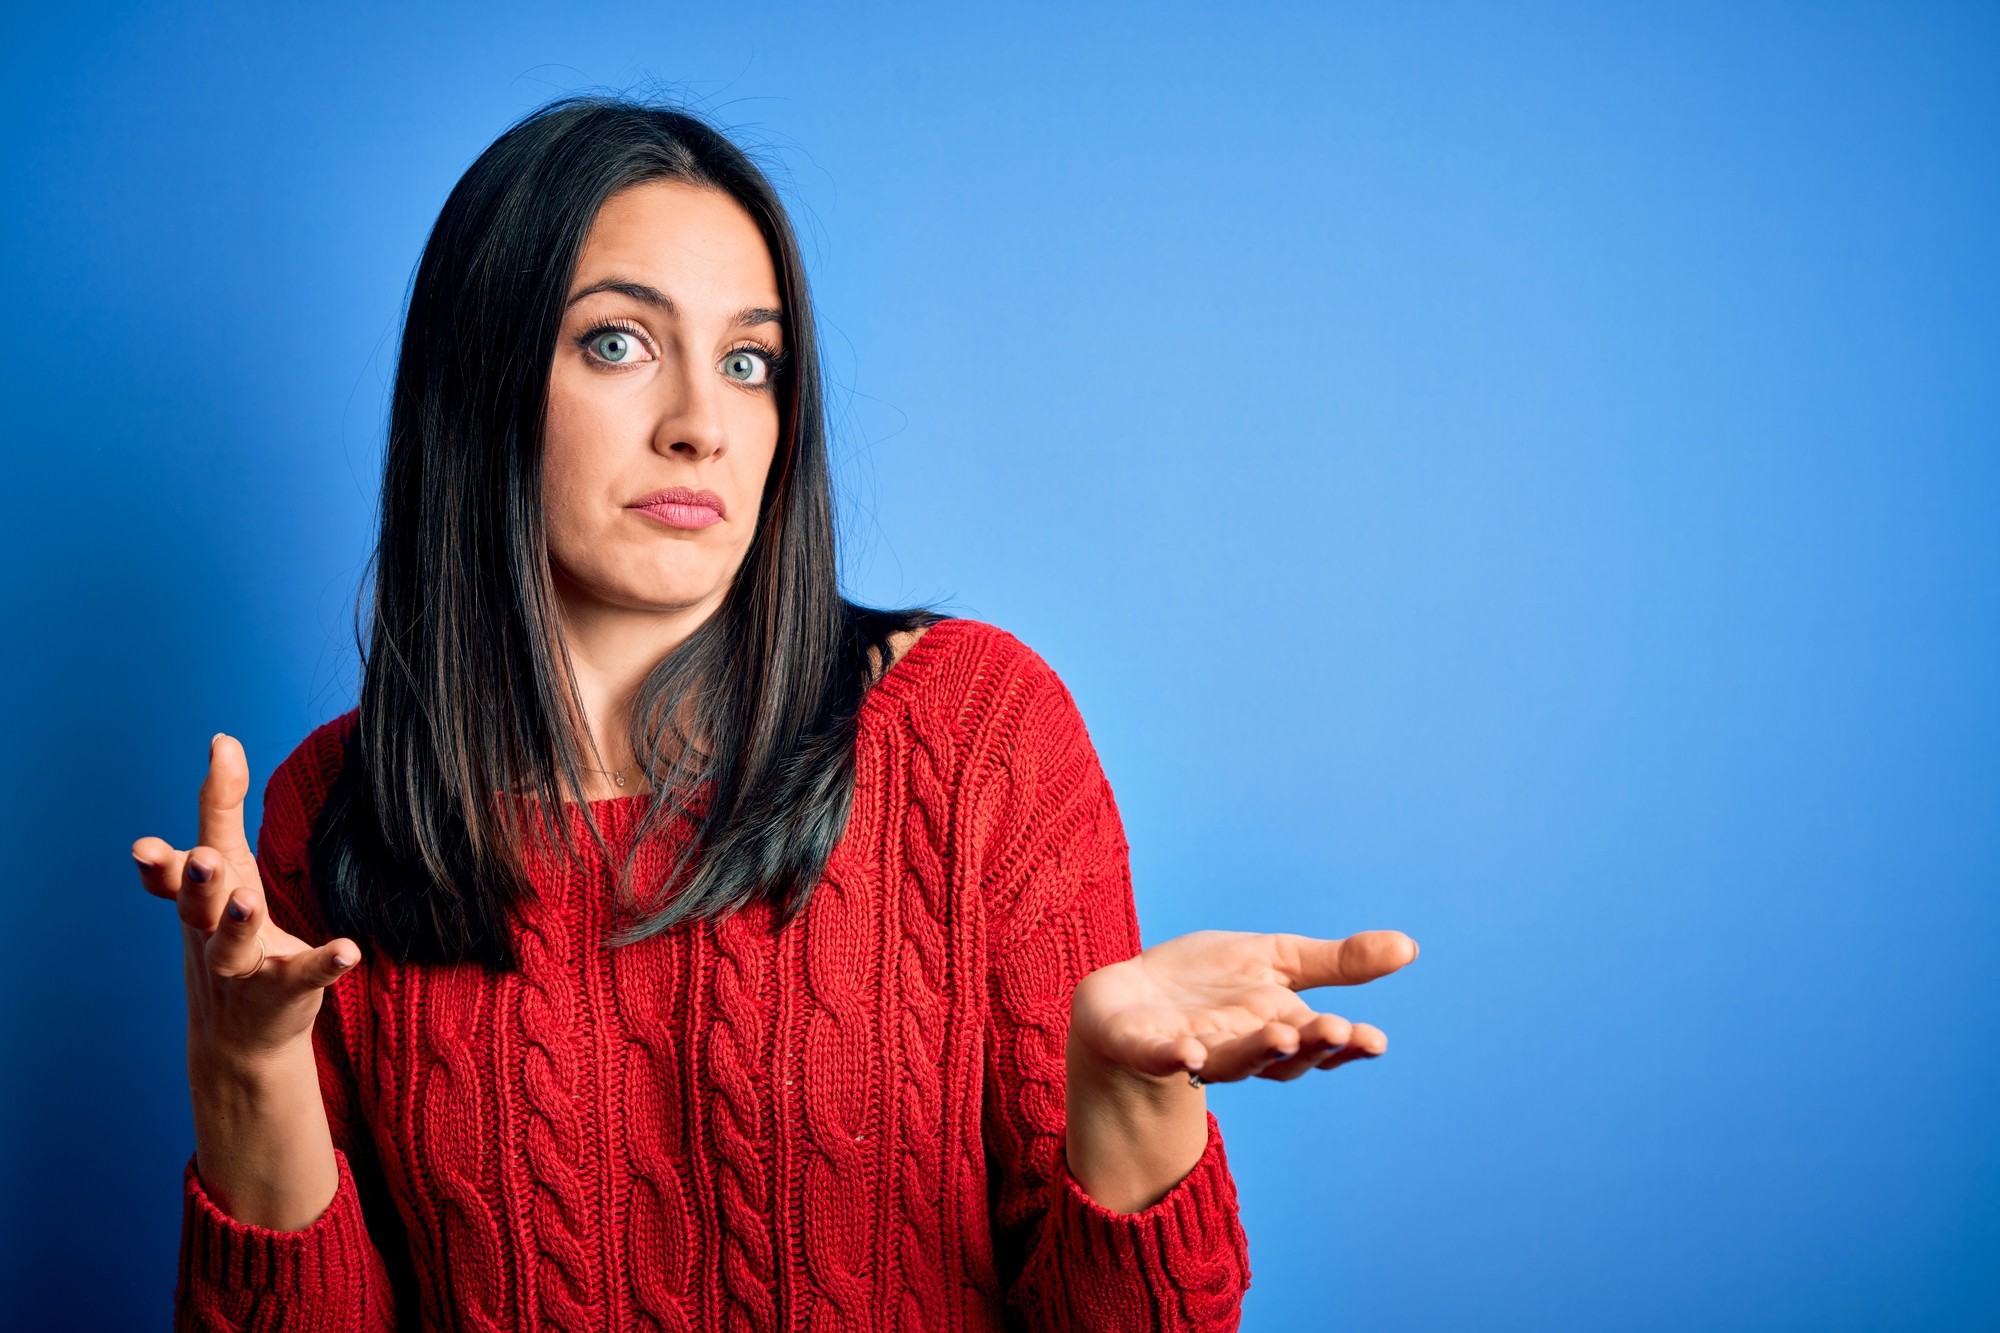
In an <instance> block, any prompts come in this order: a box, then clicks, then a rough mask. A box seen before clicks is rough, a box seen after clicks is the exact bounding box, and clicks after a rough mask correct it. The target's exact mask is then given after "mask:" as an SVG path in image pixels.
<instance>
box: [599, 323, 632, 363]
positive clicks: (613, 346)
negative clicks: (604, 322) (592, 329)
mask: <svg viewBox="0 0 2000 1333" xmlns="http://www.w3.org/2000/svg"><path fill="white" fill-rule="evenodd" d="M590 350H591V351H593V352H595V353H596V354H597V356H598V359H599V360H601V361H609V362H611V363H612V364H613V365H618V364H621V363H623V362H626V361H630V360H631V359H632V358H633V357H634V356H636V355H638V351H639V347H638V340H637V339H635V338H634V337H633V336H632V335H631V334H629V333H620V332H619V331H618V330H617V329H606V330H605V331H604V332H603V333H600V334H598V335H597V336H596V337H595V338H592V339H591V340H590Z"/></svg>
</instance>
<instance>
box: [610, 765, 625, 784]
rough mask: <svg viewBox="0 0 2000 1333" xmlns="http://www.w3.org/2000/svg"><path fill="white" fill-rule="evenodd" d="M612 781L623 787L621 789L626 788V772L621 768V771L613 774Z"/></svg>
mask: <svg viewBox="0 0 2000 1333" xmlns="http://www.w3.org/2000/svg"><path fill="white" fill-rule="evenodd" d="M611 780H612V781H613V782H615V783H617V784H618V785H619V786H621V787H622V786H624V785H625V770H624V769H622V768H621V769H619V770H618V771H617V772H616V773H613V774H612V775H611Z"/></svg>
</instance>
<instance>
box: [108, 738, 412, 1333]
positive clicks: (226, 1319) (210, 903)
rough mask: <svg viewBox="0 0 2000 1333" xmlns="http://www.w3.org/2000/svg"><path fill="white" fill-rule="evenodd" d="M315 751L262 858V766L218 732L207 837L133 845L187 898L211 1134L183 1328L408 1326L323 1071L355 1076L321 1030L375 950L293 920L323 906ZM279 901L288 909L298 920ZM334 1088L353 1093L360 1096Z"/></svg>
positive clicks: (202, 1121)
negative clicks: (341, 985) (309, 839)
mask: <svg viewBox="0 0 2000 1333" xmlns="http://www.w3.org/2000/svg"><path fill="white" fill-rule="evenodd" d="M299 767H300V765H298V763H297V761H296V760H295V761H294V762H293V763H291V764H287V765H286V766H285V769H282V770H281V771H280V775H279V778H278V779H274V781H273V782H272V785H271V790H270V792H269V794H268V799H267V804H266V820H265V824H266V833H265V838H264V841H265V842H266V844H267V846H270V847H271V848H272V849H273V854H272V855H270V856H269V857H267V858H266V862H265V864H264V866H263V867H262V868H261V870H260V866H259V863H258V860H257V859H256V858H255V857H253V856H252V854H251V852H250V848H249V845H248V843H247V842H246V841H245V840H244V837H243V823H242V809H243V798H244V795H245V793H246V791H247V787H248V768H247V764H246V763H245V762H244V759H243V753H242V749H241V747H240V746H238V745H237V744H236V743H235V742H234V741H233V740H230V739H228V738H226V737H218V738H217V739H216V740H215V741H214V742H213V743H212V745H211V748H210V772H209V777H208V780H207V781H206V782H204V783H203V785H202V794H201V826H200V834H201V844H200V845H199V846H197V847H196V848H194V849H193V850H192V851H189V852H185V853H183V852H179V851H176V850H175V849H174V848H172V847H170V846H168V845H167V844H166V843H164V842H162V841H161V840H159V839H157V838H146V839H141V840H140V842H138V843H137V844H135V845H134V847H133V858H134V860H135V861H136V862H137V863H138V866H139V872H140V878H141V881H142V882H143V883H144V885H145V886H146V888H147V889H148V890H149V891H151V892H153V893H155V894H156V895H158V896H160V897H165V898H171V899H173V900H174V901H175V903H176V905H177V907H178V908H179V915H180V918H181V933H182V940H183V956H184V959H185V968H184V972H185V978H186V983H187V998H188V1076H189V1090H190V1094H191V1099H192V1103H193V1108H194V1119H195V1144H196V1148H195V1161H194V1163H193V1164H191V1166H190V1168H189V1172H188V1176H187V1182H186V1204H185V1211H184V1225H183V1235H182V1254H181V1269H182V1272H181V1284H180V1291H179V1294H178V1295H179V1299H178V1304H179V1312H178V1320H177V1323H178V1325H179V1326H180V1327H182V1328H204V1329H206V1328H215V1329H236V1328H247V1327H257V1328H284V1327H289V1326H292V1325H293V1324H294V1323H295V1322H296V1321H301V1320H308V1321H310V1324H311V1326H312V1327H314V1328H349V1329H370V1330H374V1329H387V1328H389V1327H391V1326H392V1324H393V1304H394V1302H393V1297H392V1296H391V1294H390V1290H389V1284H388V1282H387V1277H386V1270H385V1269H384V1266H383V1263H382V1259H381V1256H380V1254H379V1253H377V1252H376V1250H375V1248H374V1246H373V1245H372V1244H371V1243H370V1241H369V1237H368V1232H367V1227H366V1224H365V1222H364V1221H363V1219H362V1216H361V1207H360V1197H359V1190H358V1189H357V1186H356V1182H355V1178H354V1169H353V1166H352V1165H350V1163H349V1161H348V1158H347V1156H346V1155H345V1154H343V1153H340V1152H338V1151H336V1148H335V1126H334V1125H333V1123H331V1121H330V1120H329V1116H328V1105H327V1098H326V1097H325V1096H323V1093H322V1082H323V1080H324V1081H325V1082H326V1083H327V1084H329V1085H331V1086H333V1087H334V1088H336V1089H339V1088H341V1085H342V1084H343V1083H349V1084H351V1079H348V1078H345V1076H344V1071H343V1067H342V1066H341V1065H340V1064H339V1063H338V1061H337V1060H335V1059H328V1058H324V1057H325V1056H326V1054H327V1053H326V1052H324V1051H319V1050H316V1046H315V1041H314V1026H315V1021H316V1020H317V1019H318V1018H319V1016H320V1014H321V1011H322V999H323V997H324V994H325V991H326V989H327V988H328V987H330V986H331V985H333V984H334V983H335V982H336V981H338V980H339V979H340V978H341V977H342V976H344V975H346V973H347V972H348V971H350V970H351V969H352V968H353V967H354V965H355V964H356V963H357V962H358V961H359V959H360V950H359V949H358V948H357V947H356V946H355V944H354V943H353V942H352V941H351V940H334V941H331V942H329V943H326V944H322V945H319V946H317V947H314V946H312V945H309V944H307V943H306V941H305V940H303V939H301V938H300V937H299V936H298V935H295V934H293V933H291V931H289V930H287V929H285V928H284V927H285V925H290V926H293V927H295V928H297V929H301V930H304V929H307V926H306V924H305V921H306V916H307V914H306V913H304V912H302V911H300V910H297V909H298V907H299V906H300V905H301V904H302V903H303V901H304V899H303V893H304V881H305V867H304V859H305V858H304V828H305V826H307V825H308V824H309V819H305V818H302V815H303V811H302V808H301V802H300V800H299V794H298V792H297V791H296V789H295V788H296V783H297V772H296V770H297V769H298V768H299ZM288 771H290V776H289V777H288ZM288 816H289V817H290V819H291V821H292V822H293V823H294V824H297V825H299V827H298V828H297V829H287V830H284V831H283V832H282V833H281V834H280V835H279V836H275V837H274V836H273V835H272V823H273V820H274V819H276V820H280V821H283V820H285V819H286V818H287V817H288ZM286 834H292V835H295V836H285V835H286ZM267 888H268V889H269V890H270V894H269V896H268V897H267V895H266V889H267ZM274 909H281V910H282V914H283V915H284V916H285V917H286V918H287V920H286V921H285V922H284V924H283V925H281V924H280V922H279V920H278V919H277V915H276V914H275V913H274ZM336 1101H338V1102H339V1103H340V1104H341V1105H342V1106H343V1107H344V1106H347V1105H351V1102H352V1099H351V1097H345V1096H337V1097H336ZM341 1128H342V1129H344V1128H345V1126H342V1127H341Z"/></svg>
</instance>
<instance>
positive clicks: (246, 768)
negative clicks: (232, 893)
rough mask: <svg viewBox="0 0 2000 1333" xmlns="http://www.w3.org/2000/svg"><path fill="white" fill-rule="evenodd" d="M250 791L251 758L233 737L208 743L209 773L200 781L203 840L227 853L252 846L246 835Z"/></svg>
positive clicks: (225, 737) (222, 737)
mask: <svg viewBox="0 0 2000 1333" xmlns="http://www.w3.org/2000/svg"><path fill="white" fill-rule="evenodd" d="M249 794H250V761H249V760H248V759H246V758H245V757H244V755H243V747H242V746H241V745H239V744H237V742H236V738H235V737H233V736H225V735H223V734H222V733H221V732H217V733H216V734H215V739H213V740H211V741H210V742H209V743H208V776H207V777H206V778H205V779H203V780H202V784H201V798H200V807H201V841H202V845H203V846H206V847H213V848H215V849H216V850H217V851H219V852H221V853H223V854H224V855H225V856H227V855H231V854H234V853H237V852H242V851H246V850H248V849H249V846H250V843H249V840H248V839H246V838H245V837H244V836H243V799H244V797H246V796H248V795H249Z"/></svg>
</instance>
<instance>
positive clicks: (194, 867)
mask: <svg viewBox="0 0 2000 1333" xmlns="http://www.w3.org/2000/svg"><path fill="white" fill-rule="evenodd" d="M188 878H189V879H191V880H193V881H194V882H195V883H197V884H206V883H208V882H209V881H210V880H212V879H214V878H215V867H214V866H210V865H203V864H202V863H201V862H199V861H197V860H195V859H194V858H193V857H192V856H190V857H189V858H188Z"/></svg>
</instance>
